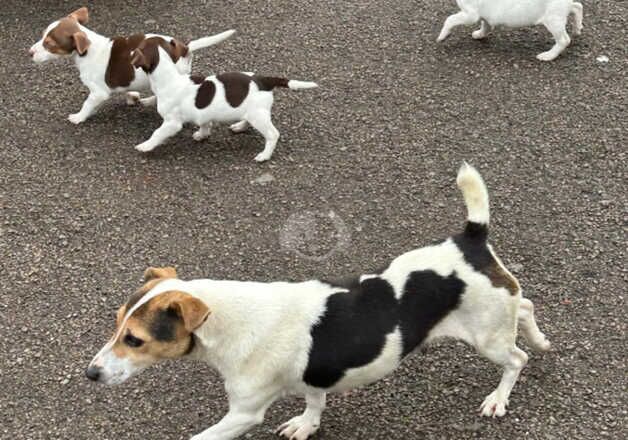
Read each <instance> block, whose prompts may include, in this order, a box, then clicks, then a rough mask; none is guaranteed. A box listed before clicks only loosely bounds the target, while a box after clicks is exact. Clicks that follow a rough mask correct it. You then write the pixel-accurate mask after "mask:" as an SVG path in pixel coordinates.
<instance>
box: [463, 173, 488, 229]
mask: <svg viewBox="0 0 628 440" xmlns="http://www.w3.org/2000/svg"><path fill="white" fill-rule="evenodd" d="M456 183H457V184H458V188H460V191H462V196H463V197H464V203H465V205H467V225H466V227H465V235H472V236H477V237H478V238H483V239H486V237H487V235H488V221H489V217H490V215H489V206H488V190H487V189H486V185H485V184H484V180H483V179H482V176H480V173H478V171H477V170H476V169H475V168H473V167H472V166H471V165H469V164H468V163H466V162H464V163H463V164H462V166H461V167H460V170H459V171H458V177H457V178H456Z"/></svg>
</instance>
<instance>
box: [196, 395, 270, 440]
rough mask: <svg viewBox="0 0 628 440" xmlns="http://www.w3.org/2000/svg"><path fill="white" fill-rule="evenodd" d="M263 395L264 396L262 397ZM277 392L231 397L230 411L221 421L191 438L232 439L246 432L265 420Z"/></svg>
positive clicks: (207, 439) (208, 439) (198, 439)
mask: <svg viewBox="0 0 628 440" xmlns="http://www.w3.org/2000/svg"><path fill="white" fill-rule="evenodd" d="M262 396H263V397H262ZM276 397H277V393H274V392H273V393H261V394H260V395H258V396H256V397H253V398H251V397H250V396H248V398H238V399H234V398H230V399H229V412H228V413H227V415H225V416H224V417H223V418H222V419H221V420H220V422H218V423H216V424H215V425H214V426H212V427H211V428H208V429H206V430H205V431H203V432H201V433H200V434H197V435H195V436H193V437H192V438H191V439H190V440H231V439H235V438H237V437H238V436H240V435H242V434H244V433H245V432H247V431H248V430H249V429H251V428H252V427H254V426H255V425H259V424H260V423H262V421H263V420H264V414H265V413H266V410H267V409H268V407H269V406H270V405H271V404H272V403H273V402H274V400H275V399H276Z"/></svg>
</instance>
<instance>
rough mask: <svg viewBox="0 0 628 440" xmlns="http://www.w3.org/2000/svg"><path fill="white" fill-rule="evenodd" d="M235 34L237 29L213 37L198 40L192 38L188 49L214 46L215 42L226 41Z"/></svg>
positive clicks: (193, 49) (194, 49)
mask: <svg viewBox="0 0 628 440" xmlns="http://www.w3.org/2000/svg"><path fill="white" fill-rule="evenodd" d="M233 34H235V30H233V29H230V30H228V31H225V32H221V33H219V34H216V35H212V36H211V37H203V38H199V39H198V40H192V41H190V42H189V43H188V49H190V52H194V51H197V50H199V49H203V48H205V47H209V46H213V45H214V44H218V43H221V42H223V41H225V40H226V39H227V38H229V37H230V36H232V35H233Z"/></svg>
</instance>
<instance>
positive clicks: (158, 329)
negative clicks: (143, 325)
mask: <svg viewBox="0 0 628 440" xmlns="http://www.w3.org/2000/svg"><path fill="white" fill-rule="evenodd" d="M180 320H181V317H180V316H179V314H178V313H177V311H176V310H174V309H171V308H168V309H165V310H164V309H161V310H159V311H158V312H157V313H156V314H155V316H154V317H153V319H152V322H151V324H150V327H149V328H150V334H151V335H152V336H153V338H155V339H156V340H157V341H173V340H174V339H175V336H176V329H177V323H178V322H179V321H180Z"/></svg>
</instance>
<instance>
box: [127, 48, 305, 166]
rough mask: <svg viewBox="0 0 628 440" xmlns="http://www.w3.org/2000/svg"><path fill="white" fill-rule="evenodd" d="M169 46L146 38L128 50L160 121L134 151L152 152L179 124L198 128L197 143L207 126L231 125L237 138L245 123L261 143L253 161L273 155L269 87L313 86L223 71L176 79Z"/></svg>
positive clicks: (178, 75) (275, 133)
mask: <svg viewBox="0 0 628 440" xmlns="http://www.w3.org/2000/svg"><path fill="white" fill-rule="evenodd" d="M171 52H172V47H171V46H169V45H168V44H165V43H164V41H163V40H161V39H158V38H148V39H146V40H145V41H143V42H142V43H140V45H139V46H138V47H137V49H135V51H133V57H132V64H133V66H135V67H137V68H141V69H142V70H144V72H146V74H147V75H148V77H149V79H150V86H151V89H152V90H153V93H154V94H155V96H157V99H158V101H159V104H158V105H157V111H158V112H159V114H160V115H161V117H162V118H163V119H164V122H163V124H162V125H161V126H160V127H159V128H158V129H157V130H155V132H154V133H153V135H152V136H151V137H150V139H148V140H147V141H146V142H143V143H141V144H140V145H137V146H136V147H135V148H136V149H137V150H139V151H142V152H148V151H152V150H153V149H154V148H155V147H157V146H159V145H161V144H162V143H163V142H165V141H166V140H167V139H168V138H170V137H172V136H174V135H175V134H177V133H178V132H179V131H180V130H181V128H182V127H183V124H184V123H193V124H196V125H197V126H199V127H200V128H199V130H198V131H196V132H195V133H194V136H193V137H194V139H195V140H197V141H201V140H203V139H205V138H207V137H208V136H209V135H210V132H211V126H212V122H236V123H235V124H233V125H231V127H230V128H231V130H232V131H234V132H236V133H239V132H241V131H244V130H246V128H247V126H248V125H249V124H250V125H252V126H253V128H255V129H256V130H257V131H259V132H260V133H261V134H262V136H264V139H265V140H266V143H265V146H264V150H263V151H262V152H261V153H259V154H258V155H257V156H256V157H255V160H256V161H258V162H263V161H266V160H268V159H270V157H271V156H272V154H273V151H274V150H275V146H276V145H277V140H278V139H279V131H277V129H276V128H275V126H274V125H273V123H272V120H271V108H272V106H273V101H274V98H273V93H272V90H273V89H274V88H275V87H285V88H289V89H291V90H299V89H310V88H313V87H317V85H316V83H313V82H306V81H295V80H288V79H285V78H276V77H267V76H257V75H254V74H252V73H242V72H229V73H223V74H220V75H212V76H209V77H206V78H205V77H200V76H196V75H191V76H190V75H187V74H182V73H181V72H179V71H178V70H177V69H176V66H175V64H174V63H173V62H172V54H171Z"/></svg>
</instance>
